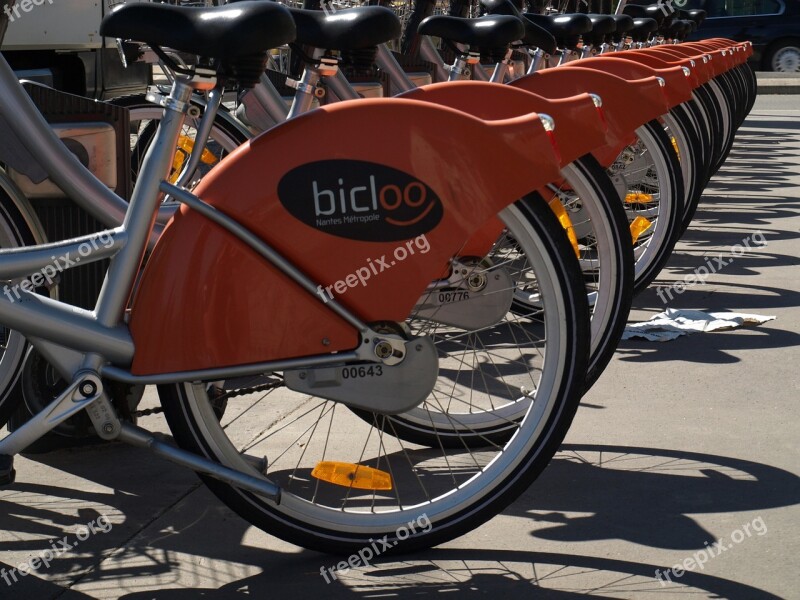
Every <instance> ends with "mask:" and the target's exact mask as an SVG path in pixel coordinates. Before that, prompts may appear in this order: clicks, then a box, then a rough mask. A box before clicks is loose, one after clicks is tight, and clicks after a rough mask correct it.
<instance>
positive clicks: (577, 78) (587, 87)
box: [509, 65, 669, 167]
mask: <svg viewBox="0 0 800 600" xmlns="http://www.w3.org/2000/svg"><path fill="white" fill-rule="evenodd" d="M509 85H511V86H513V87H518V88H521V89H524V90H527V91H530V92H534V93H536V94H540V95H542V96H545V97H548V98H565V97H568V96H572V95H575V94H580V93H583V92H589V93H592V94H597V95H598V96H600V98H602V100H603V115H604V116H605V118H606V123H607V124H608V133H607V138H606V139H607V144H606V145H605V146H603V147H602V148H598V149H597V150H595V151H594V152H593V153H592V154H593V155H594V156H595V158H597V160H598V161H600V164H602V165H603V166H605V167H607V166H609V165H611V164H612V163H613V162H614V160H615V159H616V157H617V156H618V155H619V152H620V151H621V150H622V148H624V147H625V146H626V145H628V144H629V143H630V142H631V141H632V139H633V137H634V132H635V131H636V129H637V128H638V127H640V126H641V125H644V124H645V123H647V122H648V121H650V120H652V119H655V118H657V117H659V116H661V115H663V114H664V113H666V112H667V111H668V110H669V108H668V106H667V102H666V98H665V97H664V94H663V93H662V91H661V86H660V85H659V83H658V81H657V80H656V78H655V77H647V78H645V79H636V80H630V81H628V80H625V79H623V78H622V77H618V76H616V75H612V74H610V73H604V72H602V71H598V70H596V69H587V68H585V67H582V66H580V65H576V66H575V67H570V68H569V69H567V68H563V67H558V68H555V69H545V70H543V71H539V72H538V73H533V74H532V75H526V76H525V77H520V78H519V79H517V80H515V81H513V82H511V83H510V84H509Z"/></svg>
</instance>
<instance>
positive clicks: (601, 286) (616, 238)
mask: <svg viewBox="0 0 800 600" xmlns="http://www.w3.org/2000/svg"><path fill="white" fill-rule="evenodd" d="M562 175H564V176H565V179H566V183H567V184H568V185H569V186H570V187H571V188H572V189H582V190H585V192H584V193H583V194H582V195H580V194H579V195H578V199H579V201H580V202H581V203H582V205H583V206H582V211H583V212H584V213H588V214H589V219H590V226H591V229H592V231H591V234H590V235H592V236H593V237H594V239H595V244H596V254H597V255H601V256H599V262H600V271H601V272H600V273H591V274H590V273H589V272H587V271H586V270H585V269H584V279H585V281H586V288H587V292H588V293H590V294H592V293H595V294H597V295H598V296H599V295H600V294H602V295H603V300H602V302H600V301H595V302H594V303H592V304H591V305H590V311H591V318H592V322H591V335H592V349H591V354H590V357H589V368H588V369H587V372H586V382H585V384H586V391H588V390H589V388H591V387H592V386H593V385H594V383H595V382H596V381H597V379H598V378H599V377H600V375H602V373H603V371H604V370H605V368H606V366H607V365H608V363H609V361H610V360H611V357H612V356H613V355H614V352H615V351H616V349H617V345H618V344H619V341H620V339H622V332H623V331H624V330H625V324H626V322H627V319H628V313H629V312H630V308H631V303H632V301H633V289H634V285H633V284H634V259H633V246H632V245H631V234H630V230H629V229H628V220H627V218H626V215H625V209H624V208H623V207H622V205H621V204H620V203H619V196H618V195H617V191H616V190H615V189H614V186H613V184H612V183H611V181H610V179H609V178H608V175H607V174H606V172H605V171H604V170H603V168H602V167H601V166H600V164H599V163H598V162H597V160H595V158H594V157H592V156H591V155H588V154H587V155H586V156H583V157H581V158H579V159H578V160H576V161H574V162H573V163H571V164H570V165H568V166H567V167H565V168H564V169H563V170H562ZM537 195H538V194H537ZM567 208H568V209H569V206H568V207H567ZM583 219H584V220H585V219H586V217H583ZM573 220H575V219H573ZM582 247H583V246H582ZM603 269H605V270H606V272H602V271H603Z"/></svg>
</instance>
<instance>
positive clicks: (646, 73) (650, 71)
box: [565, 52, 692, 112]
mask: <svg viewBox="0 0 800 600" xmlns="http://www.w3.org/2000/svg"><path fill="white" fill-rule="evenodd" d="M584 63H585V66H586V68H588V69H600V70H601V71H606V72H607V73H612V74H614V75H619V76H620V77H622V78H624V79H643V78H645V77H661V78H662V79H663V80H664V83H665V85H664V87H663V88H661V91H662V92H663V93H664V95H665V97H666V99H667V106H668V107H669V108H672V107H673V106H678V105H679V104H683V103H684V102H686V101H688V100H690V99H691V97H692V88H691V86H690V85H689V82H688V81H687V79H686V74H685V73H684V72H683V69H682V68H681V67H680V66H672V65H667V66H664V67H660V68H658V67H655V66H653V65H648V64H647V63H645V62H644V61H643V60H642V58H641V57H640V56H638V55H637V53H635V52H615V53H614V56H596V57H594V58H589V59H585V60H583V61H574V62H571V63H567V64H566V65H565V66H567V67H569V66H570V65H575V66H577V65H578V64H580V66H581V67H583V66H584ZM573 68H574V67H573ZM664 112H666V111H664Z"/></svg>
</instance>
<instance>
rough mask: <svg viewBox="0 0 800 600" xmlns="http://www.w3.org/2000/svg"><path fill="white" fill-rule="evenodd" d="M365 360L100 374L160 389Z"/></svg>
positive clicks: (312, 359)
mask: <svg viewBox="0 0 800 600" xmlns="http://www.w3.org/2000/svg"><path fill="white" fill-rule="evenodd" d="M363 359H364V357H363V356H361V355H360V354H358V353H357V352H337V353H336V354H323V355H318V356H309V357H305V358H287V359H285V360H273V361H269V362H264V363H254V364H252V365H235V366H232V367H216V368H213V369H202V370H197V371H179V372H175V373H158V374H155V375H133V374H132V373H130V372H129V371H126V370H125V369H123V368H120V367H115V366H114V365H102V366H101V367H100V373H101V374H102V375H103V377H108V378H109V379H113V380H115V381H121V382H123V383H131V384H143V385H161V384H164V383H178V382H184V381H214V380H218V379H233V378H235V377H247V376H249V375H261V374H262V373H271V372H273V371H286V370H289V369H303V368H310V367H325V366H331V365H338V364H342V363H347V362H348V361H354V360H363Z"/></svg>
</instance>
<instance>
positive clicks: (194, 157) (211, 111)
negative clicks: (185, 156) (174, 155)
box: [175, 86, 222, 187]
mask: <svg viewBox="0 0 800 600" xmlns="http://www.w3.org/2000/svg"><path fill="white" fill-rule="evenodd" d="M221 102H222V89H221V88H220V87H219V86H218V87H215V88H214V89H213V90H209V92H208V100H207V101H206V106H205V110H204V111H203V116H202V118H201V119H200V125H198V127H197V132H196V133H195V137H194V146H193V147H192V153H191V154H190V155H189V160H188V161H186V164H185V165H184V166H183V170H182V171H181V174H180V175H179V176H178V180H177V181H176V182H175V185H177V186H178V187H186V184H187V183H189V182H190V181H191V179H192V174H193V173H194V171H195V169H197V166H198V165H199V164H200V158H201V157H202V155H203V150H204V149H205V147H206V142H207V141H208V136H209V135H210V134H211V127H212V126H213V125H214V117H216V116H217V111H218V110H219V105H220V103H221Z"/></svg>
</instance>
